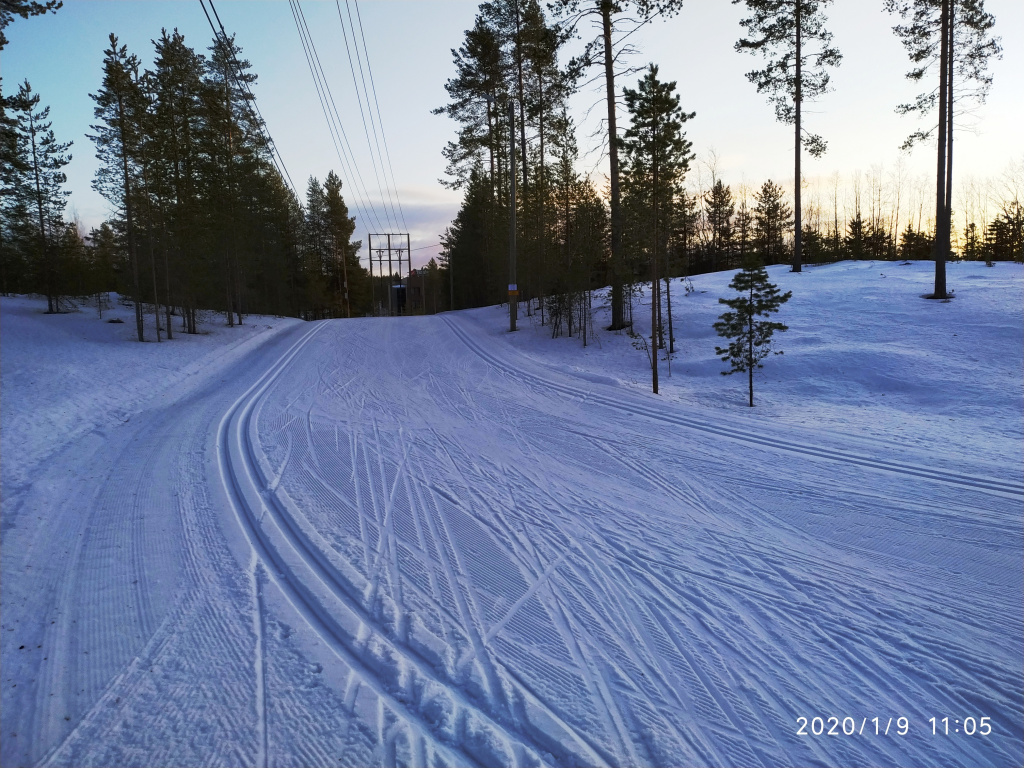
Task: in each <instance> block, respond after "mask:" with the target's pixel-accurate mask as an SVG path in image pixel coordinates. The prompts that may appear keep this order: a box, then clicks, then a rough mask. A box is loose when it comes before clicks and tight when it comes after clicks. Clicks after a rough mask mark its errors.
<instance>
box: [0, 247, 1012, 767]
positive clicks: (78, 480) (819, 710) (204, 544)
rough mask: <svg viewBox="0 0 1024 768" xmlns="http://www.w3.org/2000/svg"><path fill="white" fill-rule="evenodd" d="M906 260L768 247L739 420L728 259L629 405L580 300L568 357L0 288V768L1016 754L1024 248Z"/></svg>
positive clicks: (477, 323) (462, 322)
mask: <svg viewBox="0 0 1024 768" xmlns="http://www.w3.org/2000/svg"><path fill="white" fill-rule="evenodd" d="M931 268H932V267H931V265H930V264H928V263H915V264H905V265H899V264H895V263H891V262H885V263H883V262H874V263H872V262H856V263H843V264H837V265H831V266H823V267H811V268H807V269H806V270H805V271H804V272H803V273H802V274H792V273H789V272H788V271H786V269H787V268H785V267H772V268H771V269H770V270H769V273H770V275H771V276H772V279H773V280H774V281H775V282H777V283H778V284H779V285H780V287H781V288H782V289H783V290H792V291H793V299H792V300H791V301H790V302H789V303H788V304H787V305H785V307H783V310H782V312H781V313H780V314H779V319H781V320H782V321H783V322H786V323H787V324H789V326H790V331H789V332H787V333H785V334H781V335H780V336H779V347H780V348H781V349H784V350H785V354H784V355H782V356H773V357H772V358H771V359H769V360H768V361H767V362H766V366H765V368H764V369H763V371H760V372H758V375H757V377H756V379H755V399H756V403H757V407H756V408H754V409H749V408H747V407H746V389H745V387H746V381H745V378H744V377H741V376H729V377H723V376H721V375H719V372H720V371H721V370H723V369H724V367H725V364H724V363H722V362H720V361H719V360H718V359H717V357H716V356H715V354H714V347H715V345H716V344H720V343H721V340H720V339H719V338H718V337H717V336H715V335H714V331H713V329H712V328H711V323H712V322H714V320H715V318H716V317H717V315H718V314H720V312H721V311H722V309H723V308H722V307H721V306H720V305H718V303H717V299H718V297H720V296H727V295H729V291H728V289H727V287H726V286H727V284H728V282H729V280H730V279H731V274H730V273H718V274H712V275H700V276H697V277H694V278H693V279H692V283H693V286H694V288H695V290H694V291H693V292H692V293H689V294H686V293H685V292H684V291H683V288H682V285H681V284H680V282H679V281H675V282H674V283H673V299H672V300H673V310H674V316H675V319H676V323H675V332H676V336H677V346H678V350H679V351H678V353H677V355H676V356H675V357H674V359H673V361H672V375H671V378H669V377H668V370H667V367H666V366H667V364H666V362H664V361H663V362H662V363H661V365H662V394H661V395H660V396H654V395H652V394H650V392H649V375H650V374H649V368H648V367H647V358H646V355H645V354H644V352H642V351H637V350H636V349H634V348H633V345H632V341H633V340H632V339H630V338H629V337H628V336H627V335H625V334H616V333H609V332H606V331H602V330H600V328H601V327H602V326H604V325H607V319H608V318H607V306H606V300H605V299H603V298H602V296H600V295H597V296H595V300H594V307H595V323H594V325H595V327H596V328H598V335H597V338H596V339H593V340H591V343H590V344H589V345H588V346H587V347H586V348H585V349H584V348H583V347H582V344H581V341H580V340H579V339H577V338H571V339H570V338H564V337H563V338H559V339H551V338H550V329H549V327H547V326H541V325H540V324H539V322H540V318H539V317H536V316H533V317H530V316H521V330H520V332H518V333H516V334H509V333H507V316H506V314H505V311H504V310H503V309H502V308H496V307H489V308H484V309H480V310H473V311H468V312H458V313H449V314H445V315H439V316H435V317H417V318H395V319H361V320H346V321H326V322H320V323H300V322H298V321H293V320H281V319H274V318H250V319H248V320H247V324H246V325H245V326H243V327H242V328H234V329H230V328H224V327H221V326H219V325H218V324H216V323H211V324H210V326H209V327H210V328H211V333H210V334H208V335H206V336H203V337H200V338H186V337H181V338H175V339H174V340H173V341H171V342H169V343H164V344H160V345H157V344H155V343H149V344H145V345H140V344H138V343H137V342H133V341H131V338H132V335H133V331H134V325H133V323H132V317H131V314H130V310H128V309H124V308H117V309H116V311H115V314H118V315H119V316H121V317H123V318H124V319H125V320H126V322H125V324H123V325H115V324H107V323H106V322H104V321H100V320H99V319H97V318H96V317H95V310H85V309H83V311H82V312H81V313H78V314H70V315H61V316H46V315H43V314H42V306H43V305H42V303H41V302H40V301H38V300H36V299H27V298H14V299H8V298H4V299H2V300H0V309H2V318H0V322H2V347H0V352H2V356H0V362H2V380H0V385H2V390H0V395H2V399H0V404H2V411H0V418H2V452H3V458H2V480H3V507H2V513H3V514H2V573H0V576H2V581H0V589H2V616H0V620H2V622H0V623H2V628H0V632H2V638H3V642H2V648H0V662H2V665H0V670H2V672H0V675H2V685H3V689H2V690H3V693H2V700H0V704H2V710H0V728H2V730H0V763H2V764H3V765H5V766H7V765H11V766H15V765H74V766H85V765H95V766H122V765H124V766H128V765H131V766H141V765H153V766H157V765H160V766H169V765H182V766H192V765H204V766H207V765H208V766H217V765H224V766H236V765H261V766H262V765H270V766H286V765H287V766H293V765H294V766H327V765H332V766H333V765H348V766H369V765H418V766H427V765H430V766H433V765H483V766H522V767H525V766H534V765H542V764H551V765H565V766H568V765H624V766H648V765H664V766H742V767H748V766H749V767H753V766H766V767H768V766H810V765H821V766H908V767H909V766H915V767H918V766H921V767H923V766H1019V765H1021V764H1024V612H1022V610H1021V606H1022V604H1024V585H1022V582H1024V567H1022V563H1024V485H1022V477H1021V467H1022V463H1024V455H1022V454H1024V406H1022V395H1021V387H1022V382H1024V311H1022V307H1024V270H1022V267H1021V265H1017V264H998V265H997V266H996V267H994V268H986V267H984V266H983V265H977V264H967V263H965V264H951V265H949V283H950V286H951V287H953V288H954V289H955V290H956V298H955V299H954V300H953V301H950V302H935V301H925V300H923V299H921V298H920V297H921V295H922V294H925V293H927V292H928V291H929V289H930V280H931ZM645 300H646V299H644V298H641V299H640V300H639V301H638V303H637V305H636V307H635V315H634V316H635V321H636V324H637V329H638V330H641V331H644V332H648V333H649V331H648V330H647V329H649V320H650V314H649V313H650V307H649V305H645V304H644V301H645ZM521 315H523V313H522V312H521ZM151 324H152V320H151V318H150V326H151ZM150 331H151V328H150ZM801 718H803V719H804V720H802V719H801ZM815 718H820V719H819V720H815ZM830 718H834V719H830ZM899 718H905V720H900V719H899ZM931 718H935V720H934V721H932V720H931ZM944 718H948V720H944ZM982 718H987V719H985V720H982ZM804 722H806V726H803V723H804ZM947 727H948V731H949V733H948V735H946V733H945V730H946V728H947ZM933 729H934V730H936V731H937V733H936V734H935V735H933ZM988 729H991V730H990V732H988V733H987V735H982V734H983V733H985V732H986V731H988ZM851 730H852V734H851V733H850V731H851ZM844 731H845V732H844ZM965 731H971V732H973V734H972V735H968V734H967V733H966V732H965ZM819 734H820V735H819Z"/></svg>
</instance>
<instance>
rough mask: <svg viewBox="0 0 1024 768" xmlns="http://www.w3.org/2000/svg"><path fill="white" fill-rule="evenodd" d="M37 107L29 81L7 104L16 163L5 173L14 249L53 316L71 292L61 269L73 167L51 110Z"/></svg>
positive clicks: (36, 100) (38, 100)
mask: <svg viewBox="0 0 1024 768" xmlns="http://www.w3.org/2000/svg"><path fill="white" fill-rule="evenodd" d="M39 102H40V96H39V94H38V93H33V92H32V86H31V85H29V82H28V81H27V80H26V81H25V82H24V83H22V85H21V87H20V88H19V89H18V93H17V94H15V95H14V96H13V97H12V98H11V99H9V100H7V105H8V107H9V108H10V110H11V117H12V118H13V119H12V125H11V137H12V139H13V147H12V149H13V152H14V155H13V160H14V162H13V163H12V165H11V166H10V168H8V169H7V171H6V173H5V176H6V177H7V179H6V180H7V181H9V183H10V184H11V187H10V189H9V191H8V194H7V195H5V196H9V197H10V200H9V201H8V205H7V206H5V207H7V208H8V209H9V213H10V214H11V215H10V220H11V225H12V226H11V232H10V234H11V236H12V237H11V240H12V242H11V246H12V249H14V250H18V251H20V255H21V257H22V260H23V261H22V265H21V266H22V267H23V268H24V270H25V276H26V277H28V278H29V281H30V284H31V285H33V286H37V287H38V288H39V289H40V290H41V292H42V293H44V294H45V295H46V303H47V311H48V312H51V313H53V312H57V311H59V310H60V298H61V296H62V295H67V294H68V293H70V291H69V290H68V288H69V287H70V285H69V284H68V283H67V282H66V281H63V280H62V270H61V260H62V254H63V251H64V245H65V238H64V221H63V213H64V207H65V205H66V204H67V198H68V195H69V194H70V192H68V191H67V190H65V189H64V184H65V183H66V182H67V176H66V175H65V174H64V172H63V171H62V170H61V169H62V168H63V167H64V166H65V165H67V164H68V163H69V162H71V155H69V154H67V150H68V148H69V147H70V146H71V143H70V142H66V143H61V142H58V141H57V140H56V138H55V137H54V134H53V130H52V129H51V123H50V122H49V116H50V108H49V107H44V108H42V109H39ZM5 186H6V185H5ZM30 221H31V225H29V222H30ZM30 230H31V234H29V231H30ZM18 240H20V243H18V242H17V241H18Z"/></svg>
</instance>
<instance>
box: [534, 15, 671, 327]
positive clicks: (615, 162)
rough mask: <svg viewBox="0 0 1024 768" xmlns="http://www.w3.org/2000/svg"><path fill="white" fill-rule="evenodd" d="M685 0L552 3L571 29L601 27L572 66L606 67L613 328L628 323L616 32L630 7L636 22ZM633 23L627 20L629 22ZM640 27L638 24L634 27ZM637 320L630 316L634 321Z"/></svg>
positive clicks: (563, 24)
mask: <svg viewBox="0 0 1024 768" xmlns="http://www.w3.org/2000/svg"><path fill="white" fill-rule="evenodd" d="M682 4H683V3H682V0H632V1H630V0H552V2H551V3H550V7H551V9H552V11H553V12H555V13H557V14H558V15H559V16H560V17H561V25H562V27H563V28H564V29H565V30H566V31H567V32H568V33H570V34H573V33H575V32H576V30H577V29H578V27H579V26H580V24H581V23H582V22H583V21H584V20H589V21H592V22H596V24H595V26H597V25H598V24H599V25H600V29H601V32H600V34H599V36H598V37H597V38H596V39H592V40H591V41H590V42H589V43H588V44H587V46H586V49H585V50H584V53H583V55H582V56H580V57H578V58H577V59H575V60H574V61H573V62H572V64H571V66H572V67H573V68H574V69H577V70H578V71H579V72H582V71H583V70H584V69H586V68H588V67H590V66H595V65H600V66H602V67H603V69H604V83H605V98H604V101H605V106H606V108H607V113H606V114H607V116H608V119H607V123H606V127H607V131H608V163H609V193H610V200H609V203H610V207H611V210H610V220H609V224H610V230H611V231H610V234H611V237H610V246H611V248H610V251H611V253H610V260H609V267H610V270H609V277H610V278H611V279H610V283H611V310H612V322H611V325H610V326H609V330H620V329H622V328H625V327H626V325H627V320H626V313H625V309H626V292H625V290H624V280H625V278H626V264H625V258H624V253H623V221H624V214H623V210H622V201H621V194H620V179H619V155H618V146H619V145H618V140H619V132H618V129H617V127H616V126H617V123H616V120H617V115H616V94H615V64H616V61H617V59H618V56H619V54H621V53H622V51H621V44H620V50H619V51H618V52H616V51H615V50H613V49H614V41H613V32H616V31H618V32H621V31H622V30H621V29H620V28H619V27H620V26H621V25H620V24H619V20H620V19H621V18H622V17H623V16H624V15H625V14H626V13H627V12H628V11H630V10H634V11H635V16H634V18H633V19H632V22H633V23H634V24H636V25H640V24H644V23H646V22H647V21H649V20H650V19H651V18H653V17H654V16H662V17H668V16H672V15H674V14H676V13H678V11H679V9H680V8H681V7H682ZM627 23H628V22H627ZM635 28H636V27H634V29H635ZM631 321H632V320H631V319H630V322H631Z"/></svg>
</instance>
